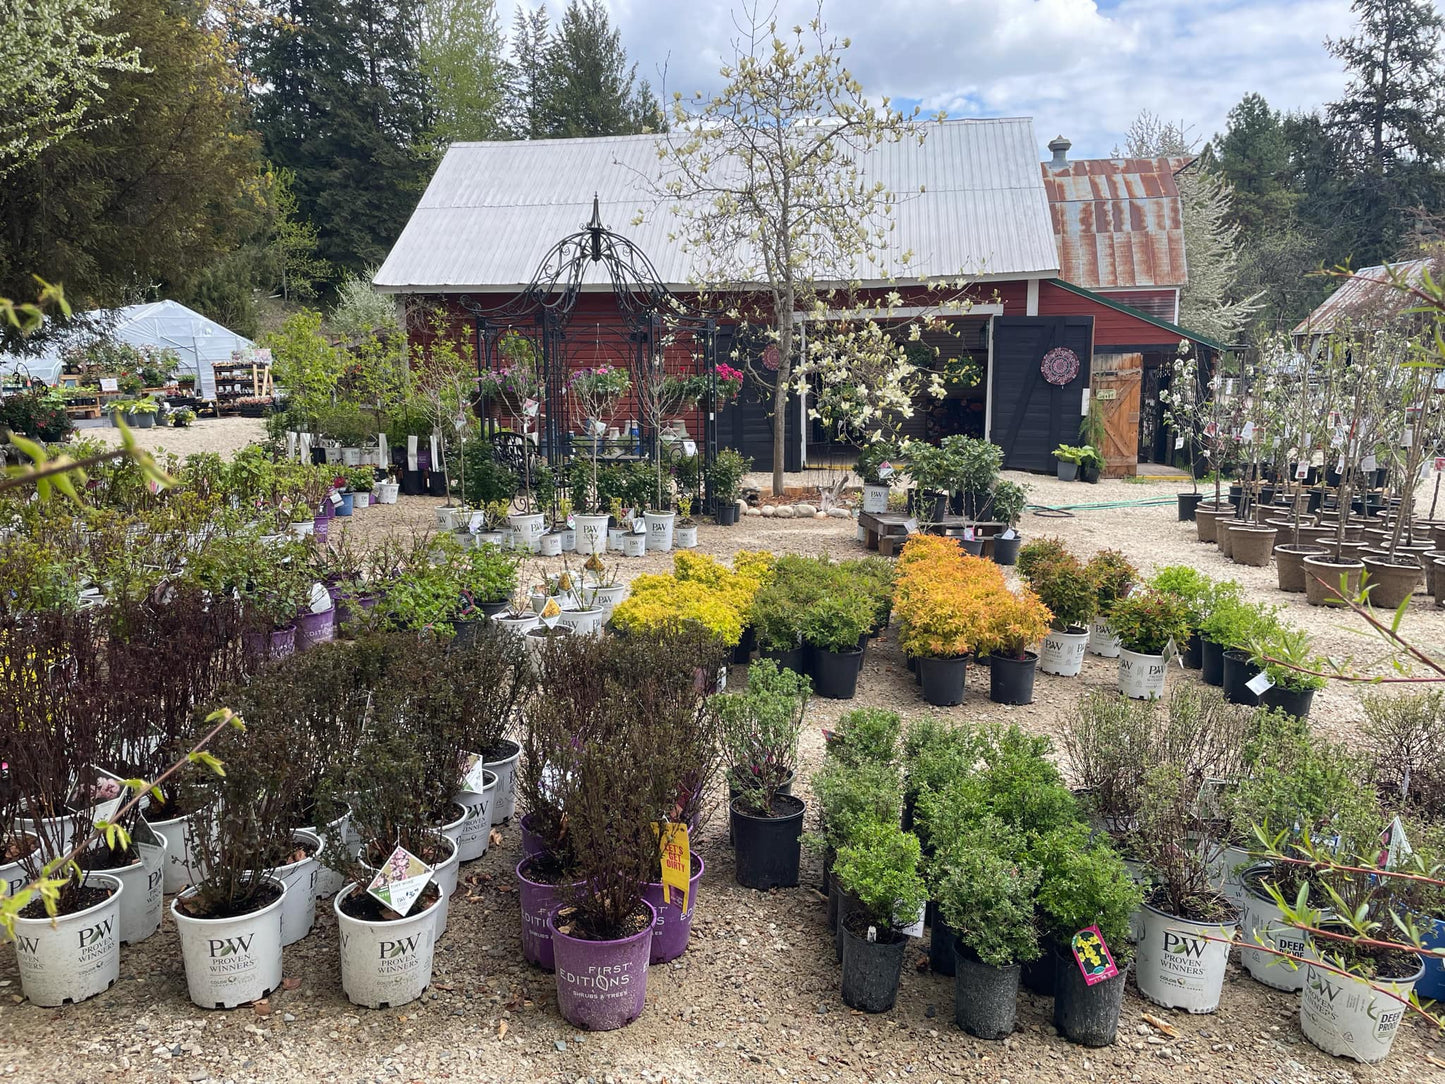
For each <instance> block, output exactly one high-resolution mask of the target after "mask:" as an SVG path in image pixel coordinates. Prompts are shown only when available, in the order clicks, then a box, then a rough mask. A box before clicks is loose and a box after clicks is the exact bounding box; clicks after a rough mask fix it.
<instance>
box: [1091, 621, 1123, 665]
mask: <svg viewBox="0 0 1445 1084" xmlns="http://www.w3.org/2000/svg"><path fill="white" fill-rule="evenodd" d="M1122 647H1123V644H1122V643H1121V642H1120V640H1119V637H1117V636H1115V635H1114V630H1113V629H1111V628H1110V627H1109V623H1108V622H1107V621H1101V620H1099V618H1097V617H1096V618H1094V620H1092V621H1090V622H1089V654H1090V655H1099V656H1102V657H1103V658H1106V659H1117V658H1118V657H1119V650H1120V649H1121V648H1122Z"/></svg>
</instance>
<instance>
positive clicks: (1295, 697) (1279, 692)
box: [1259, 685, 1315, 719]
mask: <svg viewBox="0 0 1445 1084" xmlns="http://www.w3.org/2000/svg"><path fill="white" fill-rule="evenodd" d="M1314 699H1315V691H1314V690H1313V689H1286V688H1285V687H1284V686H1283V685H1271V686H1270V687H1269V688H1268V689H1266V690H1265V691H1264V695H1263V696H1261V697H1260V698H1259V702H1260V703H1261V704H1262V705H1264V706H1265V707H1267V708H1276V709H1278V710H1279V711H1287V712H1289V713H1290V714H1291V715H1293V716H1296V717H1297V718H1300V719H1308V718H1309V715H1310V707H1311V706H1312V705H1313V704H1314Z"/></svg>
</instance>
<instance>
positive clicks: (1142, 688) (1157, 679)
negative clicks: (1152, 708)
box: [1116, 648, 1169, 700]
mask: <svg viewBox="0 0 1445 1084" xmlns="http://www.w3.org/2000/svg"><path fill="white" fill-rule="evenodd" d="M1116 654H1117V655H1118V656H1119V691H1120V692H1121V693H1123V694H1124V695H1125V696H1127V697H1129V699H1131V700H1161V699H1163V697H1164V679H1165V678H1166V677H1167V676H1168V674H1169V664H1168V663H1166V662H1165V661H1164V656H1163V655H1142V654H1140V653H1139V652H1137V651H1130V650H1128V649H1127V648H1121V649H1120V650H1119V651H1117V652H1116Z"/></svg>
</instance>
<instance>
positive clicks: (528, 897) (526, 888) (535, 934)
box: [517, 855, 567, 971]
mask: <svg viewBox="0 0 1445 1084" xmlns="http://www.w3.org/2000/svg"><path fill="white" fill-rule="evenodd" d="M532 857H533V856H532V855H527V856H526V857H524V858H523V859H522V860H521V861H520V862H518V863H517V885H518V891H517V897H518V899H520V900H521V904H522V955H523V957H525V958H526V960H527V962H528V963H529V964H536V965H537V966H538V967H540V968H542V969H543V970H544V971H551V970H552V969H553V968H554V967H555V961H554V958H553V955H552V928H551V927H550V926H549V925H548V924H547V920H548V918H549V917H550V916H551V914H552V912H553V911H555V910H556V909H557V908H558V907H559V906H560V905H561V902H562V900H561V897H560V895H559V893H560V892H561V890H563V889H565V888H566V887H567V886H566V885H549V884H544V883H543V882H541V881H533V880H529V879H528V878H527V874H526V871H525V869H524V867H525V866H527V864H528V863H529V862H530V861H531V860H532Z"/></svg>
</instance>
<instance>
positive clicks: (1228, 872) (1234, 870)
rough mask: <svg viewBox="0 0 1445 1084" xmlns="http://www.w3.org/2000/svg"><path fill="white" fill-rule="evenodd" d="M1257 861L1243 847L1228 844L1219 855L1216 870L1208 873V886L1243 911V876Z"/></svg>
mask: <svg viewBox="0 0 1445 1084" xmlns="http://www.w3.org/2000/svg"><path fill="white" fill-rule="evenodd" d="M1258 861H1259V860H1258V859H1257V858H1254V857H1253V856H1252V855H1250V853H1249V851H1247V850H1245V849H1244V848H1243V847H1236V846H1235V845H1234V844H1233V843H1231V844H1229V845H1228V846H1227V847H1225V848H1224V850H1223V851H1222V852H1221V853H1220V856H1219V859H1218V861H1217V862H1216V863H1215V866H1216V867H1217V868H1213V869H1211V870H1210V872H1209V884H1210V887H1212V888H1217V889H1219V891H1221V892H1223V893H1224V898H1225V899H1227V900H1228V901H1229V902H1230V903H1232V904H1233V905H1234V906H1235V907H1238V908H1240V910H1241V912H1242V911H1243V909H1244V874H1245V871H1246V870H1248V869H1249V867H1250V866H1252V865H1255V864H1256V863H1257V862H1258Z"/></svg>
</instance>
